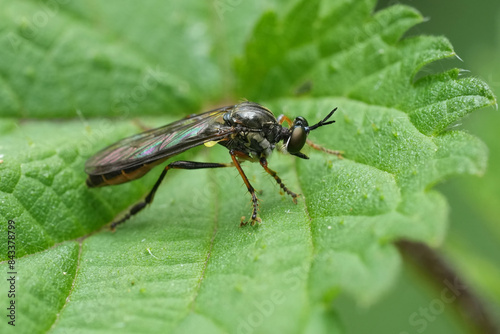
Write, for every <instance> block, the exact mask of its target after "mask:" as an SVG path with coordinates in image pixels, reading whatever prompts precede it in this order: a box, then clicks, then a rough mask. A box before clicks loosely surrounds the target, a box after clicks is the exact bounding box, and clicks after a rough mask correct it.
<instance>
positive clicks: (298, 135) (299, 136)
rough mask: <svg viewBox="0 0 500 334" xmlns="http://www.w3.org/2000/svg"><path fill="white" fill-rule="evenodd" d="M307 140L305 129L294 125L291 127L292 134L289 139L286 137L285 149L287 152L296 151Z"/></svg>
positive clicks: (298, 150)
mask: <svg viewBox="0 0 500 334" xmlns="http://www.w3.org/2000/svg"><path fill="white" fill-rule="evenodd" d="M306 140H307V131H306V129H305V128H304V127H302V126H296V127H293V128H292V134H291V135H290V139H288V144H287V146H286V150H287V151H288V152H289V153H298V152H300V150H301V149H302V147H304V144H305V143H306Z"/></svg>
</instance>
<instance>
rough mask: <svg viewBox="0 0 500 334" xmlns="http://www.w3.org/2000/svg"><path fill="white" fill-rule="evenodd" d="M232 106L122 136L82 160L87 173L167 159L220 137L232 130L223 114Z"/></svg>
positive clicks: (102, 171) (218, 139)
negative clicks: (87, 158)
mask: <svg viewBox="0 0 500 334" xmlns="http://www.w3.org/2000/svg"><path fill="white" fill-rule="evenodd" d="M233 108H234V106H230V107H223V108H219V109H215V110H211V111H207V112H205V113H202V114H198V115H195V116H192V117H188V118H183V119H181V120H178V121H176V122H173V123H170V124H167V125H165V126H162V127H160V128H156V129H152V130H148V131H146V132H143V133H140V134H137V135H134V136H131V137H128V138H125V139H122V140H120V141H118V142H116V143H114V144H112V145H110V146H108V147H106V148H104V149H103V150H101V151H99V152H98V153H97V154H95V155H94V156H92V157H91V158H90V159H89V160H87V162H86V163H85V172H86V173H87V174H89V175H101V174H105V173H110V172H113V171H119V170H123V169H126V168H133V167H137V166H140V165H143V164H148V163H151V162H153V161H157V160H160V159H163V160H165V159H168V158H169V157H172V156H174V155H176V154H179V153H182V152H184V151H186V150H188V149H190V148H192V147H195V146H198V145H202V144H204V143H206V142H209V141H220V140H224V139H226V138H227V137H229V136H230V135H231V133H233V132H234V129H233V127H230V126H227V125H225V123H224V120H223V116H224V114H225V113H226V112H228V111H230V110H232V109H233Z"/></svg>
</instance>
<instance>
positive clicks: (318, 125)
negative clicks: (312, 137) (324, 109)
mask: <svg viewBox="0 0 500 334" xmlns="http://www.w3.org/2000/svg"><path fill="white" fill-rule="evenodd" d="M336 110H337V108H335V109H333V110H332V111H330V113H329V114H328V115H326V117H325V118H323V120H322V121H319V122H318V123H317V124H314V125H313V126H310V127H309V129H308V130H309V131H311V130H314V129H317V128H319V127H320V126H323V125H328V124H332V123H335V121H329V122H327V120H328V119H329V118H330V117H332V115H333V113H334V112H335V111H336Z"/></svg>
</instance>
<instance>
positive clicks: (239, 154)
mask: <svg viewBox="0 0 500 334" xmlns="http://www.w3.org/2000/svg"><path fill="white" fill-rule="evenodd" d="M229 154H231V159H233V164H234V166H235V167H236V169H238V172H239V173H240V175H241V178H242V179H243V182H245V185H246V186H247V189H248V192H249V193H250V195H251V196H252V218H251V219H250V224H251V225H252V226H253V225H255V223H256V222H261V219H260V218H259V217H257V210H258V209H259V202H258V199H257V194H256V193H255V189H254V188H253V187H252V185H251V184H250V181H248V178H247V176H246V175H245V173H244V172H243V169H242V168H241V165H240V162H239V161H238V159H237V158H238V157H239V158H243V159H246V160H252V159H251V158H250V157H249V156H248V155H247V154H246V153H243V152H240V151H235V150H230V151H229ZM244 219H245V218H244V217H242V218H241V224H240V226H244V225H246V224H248V221H246V222H245V221H244Z"/></svg>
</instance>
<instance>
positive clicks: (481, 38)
mask: <svg viewBox="0 0 500 334" xmlns="http://www.w3.org/2000/svg"><path fill="white" fill-rule="evenodd" d="M396 3H401V4H406V5H410V6H412V7H414V8H416V9H418V10H419V11H420V12H421V13H422V14H423V15H424V17H426V18H428V21H427V22H424V23H423V24H421V25H418V26H417V27H415V28H413V29H412V30H410V31H409V33H408V36H411V35H416V34H430V35H444V36H446V37H447V38H448V39H449V40H450V41H451V43H452V44H453V46H454V48H455V51H456V53H457V54H458V55H459V57H460V58H461V60H459V59H456V60H447V61H445V62H440V63H438V64H434V65H433V67H431V68H430V69H424V71H441V70H444V69H446V68H451V67H458V68H462V69H464V70H468V71H470V73H467V72H465V73H464V75H472V76H474V77H478V78H480V79H482V80H483V81H485V82H486V83H487V84H488V85H490V87H491V88H492V90H493V91H494V93H495V95H496V96H497V98H498V96H500V1H499V0H482V1H467V0H444V1H443V0H441V1H432V0H419V1H411V0H406V1H385V0H382V1H380V2H379V4H378V8H384V7H386V6H389V5H393V4H396ZM456 127H457V128H459V129H461V130H465V131H467V132H470V133H471V134H474V135H475V136H477V137H479V138H481V139H482V140H483V141H484V142H485V143H486V144H487V145H488V147H489V149H490V156H489V163H488V171H487V172H486V174H485V175H484V176H483V177H473V176H460V177H458V178H453V179H451V180H449V181H447V182H446V183H445V184H440V185H437V189H439V190H440V191H441V192H442V193H444V194H445V195H446V197H447V198H448V201H449V206H450V215H449V218H450V224H449V232H448V237H447V240H446V242H445V244H444V245H443V246H442V248H441V251H442V253H443V254H444V255H445V257H446V258H447V259H448V260H449V261H450V262H451V264H452V265H453V266H454V267H455V269H456V270H457V271H458V273H459V274H460V275H461V276H462V277H463V279H464V280H465V281H466V285H467V289H471V290H473V291H475V292H476V293H477V294H478V295H479V296H480V297H481V298H482V299H483V301H484V302H485V304H486V305H487V307H488V308H489V310H490V313H491V314H492V315H493V317H494V318H496V319H495V320H496V323H497V326H499V325H498V324H499V323H500V256H499V255H500V217H499V216H500V215H499V214H500V172H499V171H500V140H499V139H498V137H499V136H498V132H499V127H500V111H499V110H498V109H497V108H494V107H490V108H487V109H482V110H479V111H477V112H475V113H472V114H471V115H470V116H469V117H468V118H466V119H464V120H463V121H462V123H460V124H456ZM446 288H447V287H446V285H444V284H442V287H440V288H439V287H438V288H437V289H436V286H435V285H431V284H429V282H428V281H427V280H426V279H425V278H424V277H422V276H421V273H419V272H418V271H416V270H415V268H413V267H412V266H410V265H408V264H406V265H405V267H404V270H403V272H402V274H401V276H400V279H399V282H398V284H397V286H396V288H395V289H393V290H392V291H390V292H389V293H388V294H387V295H386V296H385V298H383V299H382V300H381V301H380V302H378V303H377V304H375V305H372V306H371V307H370V308H366V309H365V308H362V307H358V306H357V305H354V304H353V303H352V301H349V299H348V298H347V297H346V298H340V299H339V302H338V304H337V305H338V307H337V309H338V311H339V312H340V314H341V316H342V318H343V319H344V320H345V326H346V330H347V332H348V333H372V332H374V329H376V332H377V333H401V334H403V333H471V332H473V329H471V328H469V327H468V326H467V323H466V322H464V321H462V319H461V318H460V315H459V314H457V313H456V312H455V307H454V306H455V305H453V302H451V303H447V302H446V301H444V300H443V297H442V295H441V292H442V291H443V289H446ZM340 305H342V308H340ZM346 305H348V306H347V307H346Z"/></svg>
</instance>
